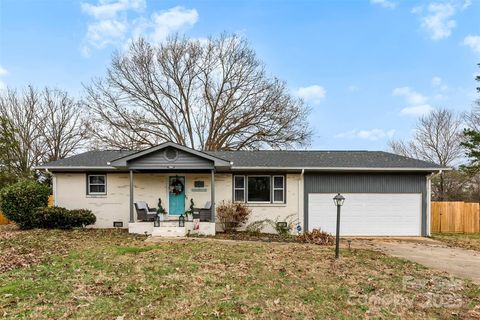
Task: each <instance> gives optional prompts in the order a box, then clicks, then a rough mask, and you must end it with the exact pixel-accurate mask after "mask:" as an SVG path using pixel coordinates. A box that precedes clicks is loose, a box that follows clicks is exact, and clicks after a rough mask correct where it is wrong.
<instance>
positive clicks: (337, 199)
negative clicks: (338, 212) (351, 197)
mask: <svg viewBox="0 0 480 320" xmlns="http://www.w3.org/2000/svg"><path fill="white" fill-rule="evenodd" d="M344 201H345V197H344V196H342V195H341V194H340V193H339V194H337V195H336V196H335V197H333V203H335V205H336V206H337V207H341V206H343V202H344Z"/></svg>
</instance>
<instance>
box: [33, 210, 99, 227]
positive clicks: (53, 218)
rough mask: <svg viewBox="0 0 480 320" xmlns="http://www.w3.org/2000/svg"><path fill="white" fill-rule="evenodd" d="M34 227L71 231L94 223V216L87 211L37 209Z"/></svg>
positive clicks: (34, 216)
mask: <svg viewBox="0 0 480 320" xmlns="http://www.w3.org/2000/svg"><path fill="white" fill-rule="evenodd" d="M33 220H34V227H36V228H45V229H71V228H75V227H84V226H87V225H89V224H94V223H95V220H96V218H95V215H94V214H93V213H92V211H90V210H87V209H75V210H68V209H65V208H62V207H44V208H37V209H36V210H35V213H34V215H33Z"/></svg>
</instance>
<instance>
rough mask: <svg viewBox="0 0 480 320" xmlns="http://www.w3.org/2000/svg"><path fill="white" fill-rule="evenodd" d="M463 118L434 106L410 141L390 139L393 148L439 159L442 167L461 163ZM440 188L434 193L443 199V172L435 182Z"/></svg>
mask: <svg viewBox="0 0 480 320" xmlns="http://www.w3.org/2000/svg"><path fill="white" fill-rule="evenodd" d="M462 127H463V121H462V119H461V117H460V116H458V115H456V114H454V113H453V112H452V111H449V110H446V109H435V110H434V111H432V112H431V113H429V114H428V115H425V116H423V117H421V118H420V119H419V121H418V123H417V125H416V127H415V132H414V134H413V137H412V139H411V140H410V141H408V142H404V141H390V142H389V147H390V149H391V150H392V151H393V152H394V153H397V154H400V155H403V156H407V157H412V158H416V159H421V160H425V161H429V162H433V163H437V164H439V165H441V166H443V167H451V166H455V165H457V164H458V161H459V159H461V157H462V155H463V152H464V151H463V147H462V146H461V144H460V142H461V140H462V131H461V129H462ZM434 186H437V188H438V190H434V194H435V195H436V197H437V198H438V199H439V200H444V199H445V197H446V194H445V191H446V190H445V181H444V174H441V175H440V177H439V182H438V184H437V183H434Z"/></svg>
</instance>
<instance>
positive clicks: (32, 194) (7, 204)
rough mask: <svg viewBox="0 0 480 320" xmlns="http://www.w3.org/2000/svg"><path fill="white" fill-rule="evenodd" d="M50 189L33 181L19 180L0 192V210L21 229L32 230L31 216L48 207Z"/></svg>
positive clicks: (33, 225)
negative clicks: (37, 209) (37, 210)
mask: <svg viewBox="0 0 480 320" xmlns="http://www.w3.org/2000/svg"><path fill="white" fill-rule="evenodd" d="M49 195H50V188H49V187H48V186H46V185H43V184H41V183H38V182H37V181H33V180H21V181H19V182H17V183H15V184H12V185H10V186H7V187H5V188H3V189H2V190H1V191H0V209H1V210H2V211H3V213H4V215H5V216H6V217H7V219H9V220H11V221H14V222H15V223H16V224H17V225H18V226H19V227H20V228H22V229H30V228H34V227H35V224H34V221H33V215H34V213H35V209H36V208H38V207H45V206H47V205H48V196H49Z"/></svg>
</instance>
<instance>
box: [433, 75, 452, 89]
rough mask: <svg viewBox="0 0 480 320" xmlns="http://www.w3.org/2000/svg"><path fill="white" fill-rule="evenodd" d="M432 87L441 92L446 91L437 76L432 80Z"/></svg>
mask: <svg viewBox="0 0 480 320" xmlns="http://www.w3.org/2000/svg"><path fill="white" fill-rule="evenodd" d="M432 87H434V88H436V89H440V90H441V91H446V90H448V86H447V85H446V84H445V82H443V80H442V78H440V77H438V76H435V77H433V78H432Z"/></svg>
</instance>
